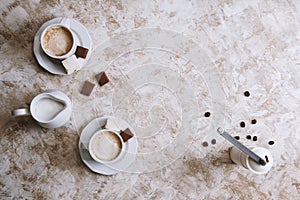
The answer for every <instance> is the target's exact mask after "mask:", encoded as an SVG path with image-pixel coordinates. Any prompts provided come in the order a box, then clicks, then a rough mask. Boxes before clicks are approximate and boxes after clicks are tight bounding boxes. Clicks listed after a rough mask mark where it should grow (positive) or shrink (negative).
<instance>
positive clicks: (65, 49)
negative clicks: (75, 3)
mask: <svg viewBox="0 0 300 200" xmlns="http://www.w3.org/2000/svg"><path fill="white" fill-rule="evenodd" d="M70 20H71V19H69V18H62V20H61V21H60V23H57V24H51V25H49V26H47V27H46V28H45V29H44V30H43V32H42V33H41V37H40V42H41V47H42V49H43V51H44V53H45V54H46V55H48V56H49V57H51V58H55V59H60V60H62V59H66V58H68V57H70V56H72V55H73V54H74V53H75V48H76V42H75V37H74V33H73V31H72V30H71V28H70Z"/></svg>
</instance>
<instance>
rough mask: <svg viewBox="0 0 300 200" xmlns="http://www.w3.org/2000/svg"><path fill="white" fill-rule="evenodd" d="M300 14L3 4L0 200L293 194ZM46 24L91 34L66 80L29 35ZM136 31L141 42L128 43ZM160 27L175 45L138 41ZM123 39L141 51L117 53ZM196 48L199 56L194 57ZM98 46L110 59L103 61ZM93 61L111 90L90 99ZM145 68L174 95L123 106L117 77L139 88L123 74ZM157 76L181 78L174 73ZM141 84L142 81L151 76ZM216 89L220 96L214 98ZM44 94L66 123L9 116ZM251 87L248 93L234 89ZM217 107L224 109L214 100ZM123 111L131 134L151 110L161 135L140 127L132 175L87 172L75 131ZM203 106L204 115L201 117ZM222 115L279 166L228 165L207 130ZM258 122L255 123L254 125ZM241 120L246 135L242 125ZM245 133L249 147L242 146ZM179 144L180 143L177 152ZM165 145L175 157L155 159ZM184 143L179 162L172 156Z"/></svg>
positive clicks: (190, 4) (230, 7) (283, 6)
mask: <svg viewBox="0 0 300 200" xmlns="http://www.w3.org/2000/svg"><path fill="white" fill-rule="evenodd" d="M299 13H300V3H299V2H298V1H297V0H294V1H258V0H256V1H254V0H253V1H251V0H250V1H246V0H236V1H234V0H220V1H215V0H214V1H204V0H191V1H179V0H161V1H116V0H114V1H96V0H95V1H94V0H93V1H63V0H62V1H59V0H57V1H56V0H51V1H45V0H41V1H40V0H24V1H19V0H1V3H0V52H1V54H0V59H1V65H0V89H1V101H0V105H1V110H0V119H1V120H0V130H1V131H0V152H1V154H0V174H1V176H0V199H274V200H275V199H292V200H294V199H299V196H300V161H299V160H300V148H299V142H300V139H299V134H300V133H299V131H300V84H299V79H300V72H299V71H300V70H299V69H300V29H299V28H300V14H299ZM55 17H69V18H74V19H76V20H78V21H79V22H81V23H82V24H83V25H84V26H85V27H86V28H87V29H88V31H89V33H90V35H91V38H92V42H93V50H94V51H93V52H92V56H91V59H90V61H89V62H88V63H87V65H86V66H85V67H84V68H83V69H82V70H81V71H79V72H78V73H75V74H72V75H70V76H57V75H52V74H50V73H49V72H47V71H46V70H44V69H43V68H41V67H40V66H39V65H38V63H37V62H36V60H35V57H34V55H33V50H32V49H33V38H34V36H35V33H36V32H37V31H38V29H39V27H40V26H41V25H42V24H43V23H44V22H46V21H48V20H50V19H52V18H55ZM136 30H139V31H141V34H139V35H137V37H136V38H134V37H131V36H130V34H132V35H134V33H135V31H136ZM149 30H150V32H149ZM158 33H161V34H165V35H166V36H174V38H175V39H176V38H177V40H175V39H174V38H172V37H166V40H162V39H160V40H159V39H158V40H157V41H155V40H153V41H147V42H145V43H143V41H144V39H145V38H151V36H153V35H156V34H158ZM147 34H148V35H147ZM128 35H129V36H128ZM175 36H176V37H175ZM123 38H125V39H124V40H123ZM178 38H179V40H180V41H187V42H183V43H182V45H183V46H182V51H181V50H180V48H178V46H177V47H176V46H174V47H172V43H176V42H178ZM126 39H130V40H132V41H133V44H135V42H136V41H139V44H141V45H144V46H143V48H140V49H126V48H125V47H124V46H126V45H127V43H126V42H128V41H127V40H126ZM116 41H117V43H114V42H116ZM122 42H124V44H123V43H122ZM151 42H153V43H155V42H156V45H157V46H153V47H156V48H147V47H148V46H147V45H149V44H152V43H151ZM164 42H166V43H167V42H170V43H168V44H170V46H169V47H168V46H164V45H163V44H164ZM119 44H120V45H121V47H122V45H123V47H122V48H124V49H126V52H121V50H123V49H122V48H120V49H119V51H120V52H119V53H124V54H118V56H117V57H116V56H115V55H113V53H115V52H116V51H115V50H114V47H117V46H118V45H119ZM187 46H188V48H184V47H187ZM166 47H168V48H166ZM198 48H200V49H202V53H203V54H201V55H200V54H195V55H193V57H189V55H190V54H189V53H190V52H192V51H193V50H194V49H198ZM103 49H104V50H107V49H108V50H109V49H110V51H105V52H104V53H103V52H102V50H103ZM130 50H132V51H130ZM102 53H103V54H102ZM102 55H105V57H101V56H102ZM198 55H199V57H201V58H204V57H207V59H208V60H209V61H210V65H209V66H210V67H213V69H216V72H217V74H218V77H219V79H218V80H219V83H218V84H220V85H218V84H217V83H215V82H212V81H213V80H207V74H209V73H211V72H206V71H205V69H206V68H205V67H207V66H208V65H207V66H204V63H205V62H197V58H198ZM110 58H115V60H110ZM104 62H105V63H107V64H106V66H104V65H103V63H104ZM95 63H99V66H102V67H99V70H100V71H101V70H105V71H107V73H108V74H109V76H110V78H111V83H110V84H108V85H107V86H106V87H103V88H99V87H97V88H96V89H95V91H94V93H93V95H92V96H91V97H90V98H85V97H82V95H80V94H79V88H80V86H81V85H82V83H83V82H84V81H85V80H92V78H91V77H92V76H91V75H92V74H93V73H94V72H95V65H94V64H95ZM157 66H158V67H159V66H161V68H160V69H157V68H156V67H157ZM139 67H141V68H139ZM143 67H144V68H143ZM147 67H148V68H147ZM139 69H142V71H141V72H139V71H138V70H139ZM150 69H156V71H155V72H156V73H154V72H153V73H150V75H151V76H152V77H154V78H155V77H158V78H159V80H164V81H165V83H166V85H168V83H170V82H172V81H174V82H173V83H174V84H178V82H179V81H182V80H185V82H180V83H182V84H178V86H179V87H177V88H181V86H182V88H181V89H182V90H180V89H178V91H177V90H176V88H174V89H173V90H171V89H170V87H164V86H163V85H159V84H154V83H151V84H148V85H147V84H146V85H141V87H138V88H135V91H136V93H130V94H131V96H130V98H129V100H128V102H127V103H126V104H124V105H123V104H119V102H118V99H120V98H122V97H124V98H125V97H126V95H127V94H128V93H127V89H128V88H126V85H124V84H122V83H123V82H122V81H125V82H126V81H127V82H129V83H134V81H133V80H132V79H130V76H134V75H137V77H143V75H145V74H147V73H148V72H150V71H149V70H150ZM207 69H211V68H209V67H208V68H207ZM164 70H170V71H168V72H172V73H173V72H174V73H175V74H176V73H177V74H179V75H178V77H177V78H178V79H177V78H176V76H175V75H174V76H171V75H169V74H166V73H164V72H165V71H164ZM135 73H137V74H135ZM170 74H171V73H170ZM128 77H129V78H128ZM174 77H175V78H174ZM143 78H144V79H145V80H146V82H145V83H147V80H148V79H147V76H145V77H143ZM148 78H149V77H148ZM181 78H182V79H181ZM214 85H217V86H218V87H217V86H216V87H215V89H221V91H222V92H221V93H220V95H221V97H222V95H223V96H224V98H225V99H223V98H219V99H218V101H217V103H216V102H214V95H213V94H214V91H215V90H214ZM131 86H132V85H131ZM219 86H220V87H219ZM132 87H135V86H132ZM46 89H59V90H61V91H63V92H65V93H66V94H67V95H68V96H69V97H70V98H71V99H72V101H73V110H74V112H73V115H72V117H71V120H70V121H69V122H68V123H67V124H66V125H65V126H64V127H61V128H58V129H55V130H53V129H44V128H41V127H39V126H38V125H37V124H36V123H35V122H34V121H33V119H31V118H12V117H10V111H11V110H12V109H15V108H18V107H24V106H28V105H29V104H30V101H31V99H32V98H33V97H34V96H35V95H37V94H39V93H40V92H42V91H44V90H46ZM190 90H191V91H192V94H193V95H194V96H195V98H194V100H193V103H195V104H196V105H197V106H196V107H195V110H194V113H193V114H195V113H196V115H195V116H194V115H193V117H194V118H192V119H195V120H193V121H190V125H191V127H188V128H191V133H182V132H180V131H179V130H181V129H180V127H182V126H186V124H183V123H182V122H184V119H185V118H182V117H183V116H187V117H189V115H185V114H186V108H189V107H188V106H189V105H192V103H191V104H187V103H183V104H182V102H185V101H184V98H182V96H180V95H182V94H188V95H189V94H190V93H188V92H186V91H190ZM246 90H247V91H249V92H250V94H251V95H250V97H245V96H244V95H243V93H244V91H246ZM185 92H186V93H185ZM122 95H123V96H122ZM116 97H118V98H116ZM183 97H184V96H183ZM222 100H224V101H222ZM194 101H195V102H194ZM222 102H223V103H224V109H221V110H220V109H216V108H215V107H214V106H212V105H221V104H222ZM214 103H216V104H214ZM119 105H121V106H123V107H122V108H124V109H125V110H126V111H127V112H129V115H128V116H129V117H128V119H127V120H128V121H129V122H130V123H131V124H132V125H133V126H134V127H136V129H137V130H152V129H141V128H140V129H139V128H138V127H142V128H145V127H147V125H149V124H151V123H149V120H150V119H151V120H154V119H155V116H156V115H155V114H157V116H159V117H158V119H160V121H159V120H158V122H157V123H162V129H159V130H155V131H154V132H153V135H151V131H149V135H150V136H151V137H150V139H145V138H142V137H138V142H139V148H138V155H137V160H136V162H134V163H133V164H132V166H130V168H129V169H128V170H125V171H123V172H120V173H118V174H116V175H113V176H103V175H100V174H96V173H93V172H91V171H90V170H89V169H88V168H87V167H86V166H85V164H84V163H83V162H82V161H81V159H80V156H79V153H78V141H79V136H80V132H81V130H82V128H83V127H84V126H85V125H86V124H87V123H88V122H89V121H90V120H92V119H93V118H95V117H100V116H104V115H114V114H116V113H118V112H117V110H118V108H119V107H118V106H119ZM149 105H150V106H149ZM222 105H223V104H222ZM208 111H209V112H211V116H210V117H208V118H207V117H204V116H203V115H204V113H205V112H208ZM217 113H218V115H219V116H221V117H222V119H223V121H222V122H220V124H222V125H223V126H224V127H225V128H226V129H227V130H228V131H229V132H230V133H232V134H233V135H234V136H240V141H241V142H243V143H245V144H247V145H257V146H263V147H265V148H268V149H269V150H270V151H271V153H272V154H273V156H274V166H273V167H272V169H271V171H270V172H268V173H267V174H265V175H254V174H251V173H250V172H248V171H247V170H245V169H243V168H241V167H239V166H237V165H235V164H232V163H231V162H230V160H229V158H228V148H229V147H230V144H228V142H226V141H225V140H224V139H223V138H221V137H220V136H217V135H213V134H212V133H211V131H210V127H211V124H214V123H219V122H214V120H215V119H216V118H214V117H215V116H216V114H217ZM151 114H152V115H151ZM153 114H154V117H153ZM120 115H121V114H120ZM149 116H152V118H151V117H150V118H149ZM253 119H256V120H257V123H256V124H251V123H250V122H251V120H253ZM151 120H150V121H151ZM241 121H244V122H245V123H246V127H245V128H242V127H240V122H241ZM151 122H152V121H151ZM140 134H141V132H140V133H139V131H137V136H140ZM149 135H148V136H149ZM247 135H250V136H252V137H253V136H257V137H258V140H257V141H253V140H247V139H246V136H247ZM182 136H184V137H182ZM185 136H186V137H185ZM176 138H183V139H184V140H183V142H182V144H180V143H178V141H176ZM211 139H216V144H212V143H211ZM168 141H171V142H170V143H168ZM269 141H274V142H275V144H274V145H269V144H268V142H269ZM205 142H207V143H208V146H207V147H206V145H203V143H205ZM166 146H168V147H171V149H172V148H173V149H174V151H171V152H169V154H168V153H166V154H163V155H160V154H159V153H160V152H163V151H162V150H163V149H164V148H165V147H166ZM183 146H185V147H186V148H185V149H184V151H182V154H178V156H177V155H174V153H173V154H172V152H176V148H179V147H183ZM157 149H158V151H157ZM179 149H180V148H179ZM147 152H148V153H149V152H150V153H152V152H158V154H157V155H158V156H157V157H156V158H157V159H158V160H159V161H162V159H163V158H165V159H170V157H168V156H171V157H172V159H171V161H168V162H167V163H165V162H162V164H161V165H160V164H159V163H158V162H157V161H156V160H155V159H156V158H153V157H147V156H145V157H143V158H142V156H141V155H144V154H145V153H147ZM146 155H147V154H146ZM155 155H156V154H155ZM164 156H165V157H164ZM151 162H152V163H151ZM143 163H145V166H143ZM143 167H145V168H143ZM151 167H153V168H152V170H151Z"/></svg>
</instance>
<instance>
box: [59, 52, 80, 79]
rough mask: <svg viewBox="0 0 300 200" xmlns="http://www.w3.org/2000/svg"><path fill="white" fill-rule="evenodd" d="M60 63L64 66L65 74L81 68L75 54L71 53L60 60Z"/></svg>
mask: <svg viewBox="0 0 300 200" xmlns="http://www.w3.org/2000/svg"><path fill="white" fill-rule="evenodd" d="M61 64H62V65H63V67H64V68H65V70H66V72H67V74H72V73H73V72H75V71H78V70H80V68H81V67H80V65H79V63H78V60H77V58H76V56H75V55H72V56H70V57H69V58H67V59H65V60H63V61H61Z"/></svg>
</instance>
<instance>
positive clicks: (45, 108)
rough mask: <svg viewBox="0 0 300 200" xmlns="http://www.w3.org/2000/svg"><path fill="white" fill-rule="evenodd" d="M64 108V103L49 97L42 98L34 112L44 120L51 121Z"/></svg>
mask: <svg viewBox="0 0 300 200" xmlns="http://www.w3.org/2000/svg"><path fill="white" fill-rule="evenodd" d="M63 108H64V104H62V103H60V102H58V101H54V100H52V99H49V98H42V99H40V100H39V102H38V103H37V105H36V107H35V110H34V113H35V114H36V116H37V117H38V118H39V119H40V120H42V121H49V120H51V119H52V118H53V117H55V116H56V115H57V114H58V113H59V112H61V111H62V109H63Z"/></svg>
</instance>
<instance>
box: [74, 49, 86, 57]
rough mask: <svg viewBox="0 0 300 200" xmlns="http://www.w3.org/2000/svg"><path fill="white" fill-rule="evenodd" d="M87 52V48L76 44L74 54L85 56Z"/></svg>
mask: <svg viewBox="0 0 300 200" xmlns="http://www.w3.org/2000/svg"><path fill="white" fill-rule="evenodd" d="M88 52H89V50H88V49H87V48H84V47H81V46H77V48H76V51H75V55H76V56H77V57H80V58H86V56H87V54H88Z"/></svg>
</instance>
